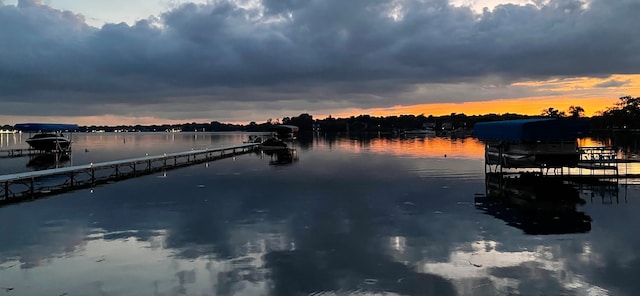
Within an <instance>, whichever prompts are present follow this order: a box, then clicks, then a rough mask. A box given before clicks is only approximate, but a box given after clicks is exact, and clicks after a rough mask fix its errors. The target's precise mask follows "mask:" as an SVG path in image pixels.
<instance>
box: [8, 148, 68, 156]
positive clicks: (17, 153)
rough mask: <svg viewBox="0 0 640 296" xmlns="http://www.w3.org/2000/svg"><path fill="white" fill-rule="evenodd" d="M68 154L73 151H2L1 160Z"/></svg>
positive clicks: (26, 149) (24, 149)
mask: <svg viewBox="0 0 640 296" xmlns="http://www.w3.org/2000/svg"><path fill="white" fill-rule="evenodd" d="M68 152H71V149H66V150H51V151H42V150H37V149H33V148H22V149H20V148H16V149H2V150H0V158H13V157H23V156H34V155H42V154H55V153H68Z"/></svg>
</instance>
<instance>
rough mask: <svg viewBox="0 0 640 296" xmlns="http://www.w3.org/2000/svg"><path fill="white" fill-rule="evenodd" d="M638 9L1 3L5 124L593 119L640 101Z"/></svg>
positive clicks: (417, 0)
mask: <svg viewBox="0 0 640 296" xmlns="http://www.w3.org/2000/svg"><path fill="white" fill-rule="evenodd" d="M638 15H640V1H637V0H616V1H611V0H530V1H521V0H513V1H497V0H493V1H492V0H486V1H483V0H455V1H453V0H452V1H448V0H351V1H342V0H339V1H338V0H212V1H204V0H201V1H187V0H184V1H180V0H138V1H124V0H111V1H75V0H44V1H41V0H19V1H10V0H0V124H15V123H19V122H64V123H77V124H80V125H94V124H95V125H120V124H161V123H185V122H210V121H220V122H229V123H248V122H250V121H255V122H258V123H260V122H265V121H267V120H268V119H273V120H278V119H281V118H283V117H292V116H297V115H299V114H302V113H308V114H311V115H313V116H314V118H319V119H322V118H325V117H327V116H329V115H331V116H333V117H348V116H352V115H353V116H357V115H361V114H369V115H373V116H387V115H400V114H415V115H418V114H424V115H436V116H437V115H446V114H450V113H465V114H467V115H477V114H488V113H498V114H501V113H507V112H513V113H521V114H530V115H536V114H541V113H542V110H543V109H546V108H549V107H553V108H555V109H559V110H566V109H568V107H569V106H571V105H574V106H581V107H583V108H584V109H585V111H586V115H593V114H596V113H597V112H599V111H603V110H605V109H606V108H608V107H612V106H613V105H614V104H615V103H616V102H617V101H618V98H619V97H621V96H625V95H631V96H634V97H635V96H640V33H639V31H638V30H637V16H638Z"/></svg>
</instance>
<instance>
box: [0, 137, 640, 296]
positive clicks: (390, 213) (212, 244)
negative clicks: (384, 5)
mask: <svg viewBox="0 0 640 296" xmlns="http://www.w3.org/2000/svg"><path fill="white" fill-rule="evenodd" d="M102 140H103V141H108V139H102ZM138 140H139V139H136V140H135V141H138ZM183 140H184V141H191V138H187V139H183ZM140 141H142V140H140ZM163 141H164V140H163ZM176 141H182V140H176ZM377 141H380V142H377ZM385 141H387V140H386V139H381V140H376V139H370V140H363V141H354V140H353V139H335V140H334V141H329V140H327V141H325V140H323V138H316V139H314V140H313V142H312V144H310V145H309V146H308V147H307V148H302V147H301V146H296V153H297V154H299V157H300V158H301V159H302V160H304V161H300V162H298V163H295V165H287V166H282V167H279V169H273V167H270V166H268V165H266V163H267V161H268V159H267V158H265V157H260V156H257V155H252V154H251V155H242V156H238V157H236V158H235V159H224V160H220V161H215V162H211V163H209V165H205V164H201V165H194V166H189V167H185V168H182V169H178V170H172V171H168V172H166V173H165V174H156V175H149V176H146V177H141V178H137V179H130V180H126V181H122V182H117V183H114V184H109V185H105V186H100V187H96V188H93V191H90V190H81V191H76V192H71V193H67V194H63V195H59V196H56V197H55V198H49V199H45V200H39V201H36V202H31V203H23V204H19V205H14V206H8V207H4V208H0V237H2V238H3V243H2V244H0V287H12V288H14V290H13V291H12V292H11V293H15V294H16V295H62V294H64V293H67V294H68V295H87V294H89V295H92V294H94V295H95V294H100V293H102V294H109V295H153V294H157V295H179V294H186V295H308V294H319V295H321V294H326V295H336V294H339V295H363V294H387V295H514V294H523V295H538V294H545V295H562V294H565V295H607V294H613V295H633V293H634V292H635V291H638V289H640V283H638V281H637V280H636V279H635V277H636V275H637V273H638V272H640V259H639V258H640V257H639V255H638V253H637V249H638V248H639V247H640V238H639V237H638V236H637V235H635V234H636V232H637V229H639V228H640V219H639V218H638V215H637V210H638V209H639V207H640V204H639V203H638V196H640V191H639V190H637V189H629V196H630V198H629V202H628V203H625V204H622V203H621V204H611V205H605V204H602V203H599V202H598V203H593V202H590V200H589V199H587V202H586V203H585V204H584V205H581V206H580V211H582V212H583V213H584V215H587V216H589V217H592V218H593V219H592V221H591V222H590V227H591V228H590V231H586V232H577V233H559V234H555V235H527V234H526V233H524V231H522V230H521V228H515V227H511V226H508V225H505V220H501V219H496V217H494V216H492V215H487V214H486V213H484V212H483V211H482V209H478V208H477V207H476V205H475V204H474V202H475V201H474V198H473V196H474V193H477V192H484V190H485V181H486V180H485V175H484V172H483V163H482V162H481V161H477V159H475V158H466V156H464V155H465V154H458V155H460V156H458V157H447V158H444V157H443V156H440V155H439V154H440V153H437V154H434V155H433V157H417V156H416V157H414V156H411V157H404V156H403V154H402V152H401V151H400V152H398V153H397V154H396V153H383V152H379V151H378V150H376V151H373V150H372V149H369V148H370V147H372V146H375V145H371V143H378V144H376V145H384V144H381V143H385ZM448 141H450V140H448ZM129 142H130V141H129V140H127V143H129ZM425 143H426V142H425ZM465 143H468V142H465ZM178 145H179V146H183V145H185V144H184V143H182V142H180V143H179V144H178ZM189 145H190V144H189ZM389 145H390V146H391V147H402V145H405V144H395V142H393V141H392V140H391V139H389ZM396 145H397V146H396ZM409 145H413V144H409ZM449 145H450V146H452V147H459V148H454V149H452V151H453V150H456V149H462V150H463V149H464V147H465V145H466V144H461V142H459V140H455V141H454V142H453V144H449ZM470 145H473V144H470ZM166 149H175V147H166ZM381 149H388V150H390V151H391V150H393V149H394V148H390V147H386V148H385V147H381ZM398 149H400V148H398ZM434 149H436V148H434ZM472 149H473V148H472ZM139 152H140V151H136V153H139ZM89 153H91V152H89ZM447 154H448V155H457V154H456V153H455V152H449V153H447ZM404 155H417V154H413V152H411V154H404ZM74 160H75V155H74ZM510 187H513V186H510ZM515 187H518V186H515ZM525 188H526V187H525ZM524 191H526V190H524ZM528 194H529V193H523V196H525V197H526V196H530V195H528ZM565 195H566V196H571V197H572V198H575V197H576V196H575V194H574V193H571V192H570V190H567V191H566V194H565ZM536 196H538V195H536ZM523 198H524V197H523ZM578 198H580V199H585V195H584V194H583V193H581V192H580V193H579V195H578ZM576 204H581V203H576ZM508 207H513V206H512V205H508ZM61 271H64V272H61ZM70 278H72V279H73V281H70V280H69V279H70Z"/></svg>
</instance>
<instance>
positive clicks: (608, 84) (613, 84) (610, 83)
mask: <svg viewBox="0 0 640 296" xmlns="http://www.w3.org/2000/svg"><path fill="white" fill-rule="evenodd" d="M629 84H631V80H630V79H627V80H617V79H612V80H607V81H605V82H602V83H598V84H596V85H595V87H603V88H607V87H621V86H625V85H629Z"/></svg>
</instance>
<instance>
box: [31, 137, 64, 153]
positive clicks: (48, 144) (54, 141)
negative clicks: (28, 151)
mask: <svg viewBox="0 0 640 296" xmlns="http://www.w3.org/2000/svg"><path fill="white" fill-rule="evenodd" d="M26 142H27V144H29V146H31V148H33V149H36V150H42V151H53V150H66V149H68V148H69V146H70V145H71V141H70V140H69V139H67V138H66V137H65V136H63V135H62V134H53V133H40V134H35V135H33V137H31V138H29V139H27V140H26Z"/></svg>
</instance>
